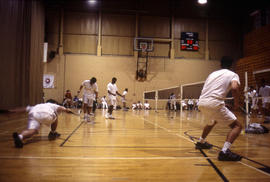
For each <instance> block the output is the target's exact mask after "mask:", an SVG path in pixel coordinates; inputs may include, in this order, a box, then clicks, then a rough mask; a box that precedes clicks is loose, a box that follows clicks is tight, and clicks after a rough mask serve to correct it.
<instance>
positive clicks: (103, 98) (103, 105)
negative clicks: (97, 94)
mask: <svg viewBox="0 0 270 182" xmlns="http://www.w3.org/2000/svg"><path fill="white" fill-rule="evenodd" d="M101 104H102V109H108V104H107V101H106V96H103V97H102V98H101Z"/></svg>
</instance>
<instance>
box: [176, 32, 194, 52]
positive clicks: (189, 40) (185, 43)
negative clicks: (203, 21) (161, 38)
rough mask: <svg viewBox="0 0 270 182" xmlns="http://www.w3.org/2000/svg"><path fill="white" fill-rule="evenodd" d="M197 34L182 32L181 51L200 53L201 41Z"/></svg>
mask: <svg viewBox="0 0 270 182" xmlns="http://www.w3.org/2000/svg"><path fill="white" fill-rule="evenodd" d="M198 36H199V35H198V33H196V32H181V42H180V43H181V45H180V47H181V50H188V51H198V50H199V40H198Z"/></svg>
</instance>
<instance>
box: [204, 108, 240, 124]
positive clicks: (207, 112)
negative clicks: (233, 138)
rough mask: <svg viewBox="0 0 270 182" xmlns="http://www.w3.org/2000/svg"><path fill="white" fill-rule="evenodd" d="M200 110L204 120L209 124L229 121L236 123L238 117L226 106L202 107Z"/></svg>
mask: <svg viewBox="0 0 270 182" xmlns="http://www.w3.org/2000/svg"><path fill="white" fill-rule="evenodd" d="M199 110H200V111H201V112H202V114H203V116H204V120H207V123H208V124H212V123H213V121H217V122H220V121H229V122H230V123H232V122H233V121H236V120H237V118H236V116H235V115H234V114H233V113H232V112H231V111H230V110H229V109H228V108H227V107H225V105H224V104H222V105H219V106H214V107H213V106H206V105H203V106H202V105H200V106H199Z"/></svg>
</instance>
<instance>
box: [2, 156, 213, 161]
mask: <svg viewBox="0 0 270 182" xmlns="http://www.w3.org/2000/svg"><path fill="white" fill-rule="evenodd" d="M207 158H209V159H210V158H215V157H207ZM0 159H67V160H169V159H171V160H174V159H205V157H61V156H58V157H41V156H0Z"/></svg>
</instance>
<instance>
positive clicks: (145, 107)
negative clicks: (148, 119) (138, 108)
mask: <svg viewBox="0 0 270 182" xmlns="http://www.w3.org/2000/svg"><path fill="white" fill-rule="evenodd" d="M144 109H145V110H150V109H151V107H150V104H149V103H148V101H147V100H146V101H145V103H144Z"/></svg>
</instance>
